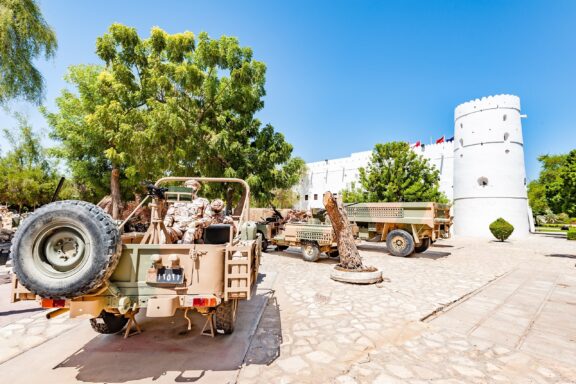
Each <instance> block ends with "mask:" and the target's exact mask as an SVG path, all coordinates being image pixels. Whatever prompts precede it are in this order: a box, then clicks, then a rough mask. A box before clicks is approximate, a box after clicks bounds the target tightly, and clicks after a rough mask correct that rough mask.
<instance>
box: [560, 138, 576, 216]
mask: <svg viewBox="0 0 576 384" xmlns="http://www.w3.org/2000/svg"><path fill="white" fill-rule="evenodd" d="M559 175H560V180H562V186H561V188H560V189H559V200H560V201H561V208H562V212H565V213H567V214H568V215H570V216H571V217H576V149H573V150H572V151H570V153H568V155H567V156H566V161H565V162H564V164H563V165H562V167H561V168H560V171H559Z"/></svg>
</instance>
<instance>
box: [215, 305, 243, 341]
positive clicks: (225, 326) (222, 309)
mask: <svg viewBox="0 0 576 384" xmlns="http://www.w3.org/2000/svg"><path fill="white" fill-rule="evenodd" d="M237 312H238V300H228V301H224V302H222V304H220V305H219V306H217V307H216V316H214V317H215V318H216V330H217V331H220V332H222V333H224V334H225V335H229V334H231V333H232V332H234V324H236V313H237Z"/></svg>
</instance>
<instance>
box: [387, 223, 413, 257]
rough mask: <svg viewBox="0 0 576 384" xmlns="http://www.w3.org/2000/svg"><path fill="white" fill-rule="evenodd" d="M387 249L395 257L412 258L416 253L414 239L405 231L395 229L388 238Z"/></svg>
mask: <svg viewBox="0 0 576 384" xmlns="http://www.w3.org/2000/svg"><path fill="white" fill-rule="evenodd" d="M386 248H388V251H389V252H390V253H391V254H393V255H394V256H399V257H406V256H410V255H411V254H412V253H414V238H413V237H412V235H411V234H410V233H408V232H406V231H404V230H403V229H395V230H393V231H390V233H388V236H386Z"/></svg>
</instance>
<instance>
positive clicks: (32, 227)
mask: <svg viewBox="0 0 576 384" xmlns="http://www.w3.org/2000/svg"><path fill="white" fill-rule="evenodd" d="M121 246H122V244H121V241H120V231H119V229H118V228H117V227H116V224H115V223H114V221H113V220H112V218H111V217H110V216H109V215H108V214H107V213H105V212H104V211H103V210H102V209H101V208H99V207H97V206H96V205H94V204H90V203H87V202H84V201H76V200H65V201H57V202H54V203H51V204H48V205H45V206H43V207H41V208H39V209H38V210H36V211H35V212H34V214H33V215H31V216H30V217H29V218H28V219H26V220H24V221H23V223H22V225H21V226H20V228H18V230H17V231H16V235H15V236H14V240H13V242H12V250H11V253H12V259H13V265H14V273H16V276H17V277H18V279H19V280H20V283H21V284H22V285H23V286H24V287H26V288H27V289H28V290H30V291H31V292H32V293H35V294H37V295H40V296H41V297H46V298H73V297H78V296H82V295H85V294H88V293H91V292H94V291H95V290H96V289H98V288H99V287H101V286H102V284H103V283H104V282H105V280H106V279H108V278H109V277H110V275H111V274H112V272H113V271H114V268H116V264H117V263H118V259H119V257H120V250H121Z"/></svg>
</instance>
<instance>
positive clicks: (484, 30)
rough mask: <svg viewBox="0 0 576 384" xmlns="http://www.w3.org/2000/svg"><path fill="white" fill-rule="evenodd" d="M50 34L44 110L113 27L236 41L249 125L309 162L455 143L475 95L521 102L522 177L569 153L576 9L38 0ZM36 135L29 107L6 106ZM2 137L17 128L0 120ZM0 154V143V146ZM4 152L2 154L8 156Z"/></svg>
mask: <svg viewBox="0 0 576 384" xmlns="http://www.w3.org/2000/svg"><path fill="white" fill-rule="evenodd" d="M40 5H41V8H42V11H43V13H44V16H45V18H46V19H47V21H48V22H49V24H51V25H52V27H53V28H54V29H55V31H56V33H57V37H58V42H59V48H58V52H57V55H56V58H55V59H54V60H51V61H49V62H39V68H40V69H41V71H42V73H43V74H44V77H45V80H46V85H47V92H46V101H45V104H46V105H47V106H48V107H49V108H50V109H53V108H54V99H55V97H56V96H57V95H58V94H59V92H60V90H61V89H62V88H63V87H65V86H66V84H65V83H64V81H63V79H62V78H63V75H64V73H65V72H66V68H67V67H68V66H69V65H72V64H81V63H99V60H98V58H97V57H96V56H95V54H94V50H95V40H96V37H98V36H100V35H102V34H103V33H104V32H105V31H106V29H107V28H108V26H109V25H110V24H111V23H113V22H120V23H124V24H127V25H130V26H134V27H136V28H137V29H138V31H139V33H140V34H141V35H142V36H148V33H149V31H150V28H151V27H152V26H159V27H161V28H163V29H165V30H166V31H168V32H170V33H175V32H181V31H184V30H190V31H192V32H194V33H196V34H197V33H198V32H200V31H207V32H208V33H209V34H210V35H211V36H213V37H219V36H221V35H229V36H236V37H238V38H239V40H240V43H241V44H242V45H246V46H250V47H252V48H253V50H254V56H255V58H256V59H258V60H261V61H263V62H265V63H266V65H267V68H268V71H267V85H266V89H267V96H266V98H265V108H264V110H263V111H261V112H260V113H259V115H258V116H259V118H260V119H261V120H262V121H263V122H264V123H271V124H272V125H273V126H274V127H275V128H276V129H277V130H278V131H280V132H282V133H284V134H285V136H286V138H287V140H288V141H289V142H290V143H292V144H293V145H294V154H295V155H297V156H300V157H302V158H304V160H306V161H316V160H323V159H330V158H336V157H343V156H348V155H349V154H350V153H352V152H357V151H363V150H369V149H372V147H373V146H374V144H375V143H377V142H386V141H391V140H402V141H409V142H414V141H417V140H422V142H424V143H427V142H429V141H430V140H431V139H436V138H439V137H441V136H442V135H446V136H447V137H450V136H452V131H453V112H454V108H455V107H456V106H457V105H458V104H460V103H462V102H465V101H468V100H470V99H475V98H478V97H482V96H488V95H493V94H500V93H511V94H516V95H518V96H520V98H521V102H522V113H525V114H527V115H528V118H527V119H524V120H523V129H524V142H525V156H526V165H527V171H528V176H529V178H530V179H533V178H536V177H537V176H538V171H539V165H538V161H537V160H536V158H537V156H538V155H540V154H545V153H562V152H567V151H569V150H571V149H574V148H576V124H575V122H574V115H573V112H574V111H575V107H576V76H575V70H576V1H528V0H524V1H511V0H509V1H504V0H502V1H457V0H451V1H393V2H391V1H323V2H321V1H284V2H279V1H248V0H246V1H204V2H200V1H167V0H165V1H144V0H138V1H126V0H123V1H118V0H116V1H108V0H98V1H72V0H69V1H64V0H41V1H40ZM10 108H11V109H12V110H19V111H21V112H24V113H26V114H28V116H29V117H30V120H31V121H32V123H33V124H34V126H35V127H36V128H38V129H43V130H44V131H43V132H47V125H46V122H45V121H44V120H43V118H42V117H41V116H40V115H39V114H38V112H37V109H36V108H35V107H34V106H31V105H26V104H24V103H13V104H11V105H10ZM0 118H1V120H0V121H1V122H2V124H1V127H3V128H9V127H11V126H13V123H12V120H11V119H10V118H9V117H8V115H7V114H6V113H5V112H4V113H1V114H0ZM0 144H5V141H3V140H1V139H0ZM5 149H6V148H5V147H3V148H2V150H3V151H5Z"/></svg>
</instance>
